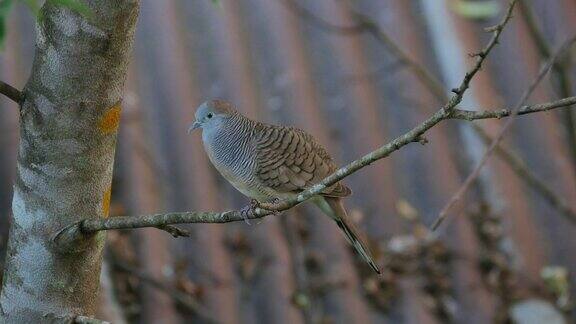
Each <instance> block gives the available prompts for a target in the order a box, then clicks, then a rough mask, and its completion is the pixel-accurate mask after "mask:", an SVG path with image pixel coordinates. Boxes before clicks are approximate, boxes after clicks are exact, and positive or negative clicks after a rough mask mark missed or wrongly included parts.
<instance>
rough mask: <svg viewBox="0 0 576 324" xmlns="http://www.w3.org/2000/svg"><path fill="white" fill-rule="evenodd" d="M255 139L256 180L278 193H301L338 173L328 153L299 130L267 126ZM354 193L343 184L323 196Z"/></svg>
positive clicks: (337, 185)
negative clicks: (335, 172) (333, 173)
mask: <svg viewBox="0 0 576 324" xmlns="http://www.w3.org/2000/svg"><path fill="white" fill-rule="evenodd" d="M258 135H259V136H257V140H256V151H257V165H258V167H257V168H256V170H257V177H258V179H259V180H260V181H261V182H262V183H263V184H264V185H265V186H268V187H270V188H272V189H274V190H276V191H278V192H300V191H302V190H305V189H307V188H308V187H310V186H312V185H314V184H316V183H318V182H320V181H321V180H323V179H324V178H325V177H327V176H328V175H330V174H331V173H332V172H334V171H336V166H335V165H334V162H333V161H332V158H331V157H330V155H329V154H328V152H326V150H325V149H324V148H323V147H322V146H321V145H320V144H318V143H317V142H316V141H315V140H314V138H313V137H312V135H310V134H308V133H306V132H304V131H302V130H300V129H296V128H292V127H282V126H272V125H265V126H263V127H262V129H260V130H259V131H258ZM351 193H352V192H351V190H350V189H349V188H348V187H346V186H344V185H343V184H342V183H336V184H335V185H333V186H331V187H329V188H326V189H325V190H324V191H323V192H322V195H324V196H328V197H345V196H348V195H350V194H351Z"/></svg>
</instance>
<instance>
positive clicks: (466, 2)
mask: <svg viewBox="0 0 576 324" xmlns="http://www.w3.org/2000/svg"><path fill="white" fill-rule="evenodd" d="M450 7H451V8H452V10H453V11H454V12H455V13H457V14H458V15H460V16H462V17H464V18H468V19H490V18H494V17H496V16H498V14H499V13H500V3H499V2H498V1H495V0H483V1H471V0H454V1H452V2H451V6H450Z"/></svg>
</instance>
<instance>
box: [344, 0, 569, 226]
mask: <svg viewBox="0 0 576 324" xmlns="http://www.w3.org/2000/svg"><path fill="white" fill-rule="evenodd" d="M520 4H522V5H524V8H522V7H521V8H520V9H521V10H524V9H526V8H527V6H526V4H525V3H522V1H521V3H520ZM349 11H350V13H351V14H352V16H353V17H354V18H356V19H358V20H360V21H363V23H364V24H365V25H366V26H369V28H368V29H367V31H369V32H370V33H371V34H372V35H373V36H374V38H375V39H377V40H378V41H380V42H381V43H382V44H383V45H384V46H386V47H387V48H388V50H389V51H390V52H391V53H392V55H394V56H396V57H397V59H398V60H399V62H400V63H402V64H404V65H405V66H406V67H407V68H408V69H410V70H411V71H412V73H414V75H415V76H416V77H417V78H418V80H419V81H420V82H422V84H423V85H424V86H425V87H426V88H428V90H429V91H430V92H431V93H432V94H433V95H434V96H435V97H436V99H437V100H438V101H439V102H446V101H448V97H447V96H446V94H445V92H444V85H443V84H442V82H441V81H440V80H439V79H437V78H436V77H435V76H434V75H433V74H432V73H431V72H430V71H429V70H428V69H427V68H426V67H424V66H423V65H421V64H419V63H418V62H416V61H415V60H413V59H412V58H411V57H410V55H409V54H408V53H407V52H405V51H404V50H403V49H402V48H401V47H400V46H398V45H397V44H396V43H395V42H394V40H392V38H391V37H390V36H388V35H387V34H386V33H385V31H384V30H383V29H382V28H380V27H379V26H378V24H377V23H376V22H374V21H373V20H371V18H370V17H369V16H367V15H364V14H362V13H360V12H359V11H356V10H355V9H354V7H353V6H351V5H349ZM524 13H525V12H523V14H524ZM528 23H529V24H530V23H532V25H531V26H530V28H531V30H532V28H534V29H535V30H536V31H537V32H539V30H537V27H536V25H535V21H534V20H533V19H532V21H528ZM540 45H541V44H540ZM540 45H539V46H540ZM544 45H546V46H547V44H544ZM544 50H545V49H544ZM546 53H548V54H546ZM478 55H479V54H474V55H473V56H478ZM542 55H544V58H545V59H548V58H549V55H550V51H549V50H548V51H547V52H545V51H544V52H543V53H542ZM558 65H559V64H555V67H554V70H555V72H556V73H558V71H559V69H557V67H558ZM561 72H563V73H561V75H560V77H559V78H558V79H559V83H560V88H561V90H562V91H561V93H562V95H561V97H568V96H569V95H570V94H569V90H568V89H569V88H570V87H569V80H568V77H567V76H566V73H565V72H566V71H565V69H562V71H561ZM566 99H567V100H568V98H566ZM562 106H564V105H562ZM532 107H533V109H541V108H544V107H538V106H532ZM456 108H457V107H456ZM553 108H556V107H550V108H549V109H553ZM546 110H548V109H542V111H546ZM519 112H520V114H524V113H528V110H527V111H526V112H524V109H523V108H521V110H520V111H519ZM508 115H509V113H507V112H502V111H486V112H483V113H478V112H473V113H468V112H467V111H465V110H458V111H454V112H453V115H452V117H453V118H457V119H465V120H474V119H486V118H501V117H506V116H508ZM570 115H571V114H569V115H568V116H567V118H564V119H565V120H567V121H566V122H567V123H568V124H570V120H569V119H570V118H571V116H570ZM471 126H472V129H473V130H474V131H475V132H476V134H477V135H478V136H480V137H481V138H483V139H484V140H485V141H487V142H492V137H491V136H490V135H488V133H487V132H486V131H485V130H484V129H483V128H482V127H480V126H479V125H477V124H471ZM569 129H573V128H570V127H569ZM569 133H574V132H572V131H569ZM575 134H576V133H575ZM571 146H574V147H576V145H571ZM496 153H497V154H498V156H499V157H500V158H501V159H502V160H503V161H504V162H505V163H507V164H508V166H509V167H510V168H511V169H512V171H513V172H514V173H516V175H517V176H518V177H519V178H520V179H521V180H522V181H524V182H525V183H526V184H527V185H528V186H530V187H531V188H532V189H534V190H535V192H536V193H538V194H540V195H541V196H542V197H543V198H544V199H545V200H547V201H548V202H549V203H550V204H551V206H552V207H554V208H556V209H557V210H558V211H559V212H560V213H561V214H562V215H564V216H565V217H567V218H568V219H571V218H573V216H574V215H575V214H576V213H575V212H574V211H573V210H571V209H570V208H569V207H568V206H567V205H564V206H561V205H560V204H557V203H555V202H558V201H564V199H562V198H561V197H560V196H558V195H556V194H555V193H554V192H553V190H551V189H550V187H549V186H548V185H547V184H546V183H545V182H544V181H542V180H541V179H539V178H538V177H537V176H536V174H535V173H534V172H533V171H532V170H530V169H529V168H528V166H526V165H525V164H523V163H514V162H512V161H521V159H520V158H519V157H518V155H517V154H516V153H514V152H513V151H512V150H510V149H509V148H505V147H499V148H498V149H497V150H496ZM575 156H576V155H575Z"/></svg>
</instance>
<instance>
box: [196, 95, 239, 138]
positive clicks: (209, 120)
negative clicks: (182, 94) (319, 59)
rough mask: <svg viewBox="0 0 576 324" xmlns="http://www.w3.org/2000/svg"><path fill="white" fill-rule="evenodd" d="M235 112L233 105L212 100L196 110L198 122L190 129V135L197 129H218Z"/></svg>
mask: <svg viewBox="0 0 576 324" xmlns="http://www.w3.org/2000/svg"><path fill="white" fill-rule="evenodd" d="M234 113H235V110H234V108H233V107H232V104H231V103H229V102H227V101H224V100H210V101H206V102H204V103H203V104H201V105H200V106H199V107H198V109H196V114H195V115H194V116H195V117H196V120H195V121H194V123H193V124H192V125H191V126H190V128H189V129H188V133H190V132H192V131H193V130H195V129H197V128H203V129H207V128H211V127H216V126H218V125H220V124H222V122H223V121H224V120H225V119H227V118H229V117H231V116H232V115H234Z"/></svg>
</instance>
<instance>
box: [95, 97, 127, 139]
mask: <svg viewBox="0 0 576 324" xmlns="http://www.w3.org/2000/svg"><path fill="white" fill-rule="evenodd" d="M121 110H122V107H121V106H120V102H118V103H117V104H116V105H114V106H112V108H110V109H108V111H107V112H106V113H105V114H104V116H102V118H101V119H100V122H99V123H98V128H100V131H101V132H102V133H104V134H105V135H107V134H111V133H114V132H116V130H117V129H118V125H119V124H120V111H121Z"/></svg>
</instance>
